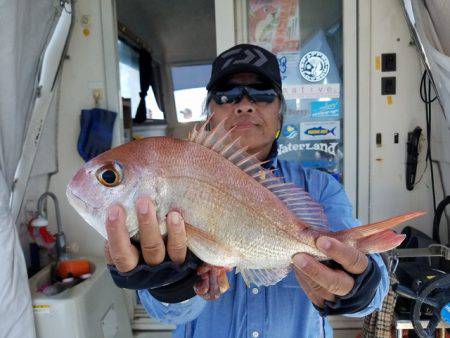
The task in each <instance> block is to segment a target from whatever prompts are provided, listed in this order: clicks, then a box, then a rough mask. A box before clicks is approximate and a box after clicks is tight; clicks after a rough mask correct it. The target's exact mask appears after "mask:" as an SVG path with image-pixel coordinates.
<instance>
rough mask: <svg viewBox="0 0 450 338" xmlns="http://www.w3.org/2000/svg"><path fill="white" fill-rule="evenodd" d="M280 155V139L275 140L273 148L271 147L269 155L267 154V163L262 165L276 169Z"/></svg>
mask: <svg viewBox="0 0 450 338" xmlns="http://www.w3.org/2000/svg"><path fill="white" fill-rule="evenodd" d="M277 155H278V140H275V141H274V142H273V144H272V148H270V152H269V156H267V159H266V161H268V162H266V163H264V164H263V165H262V167H263V168H265V169H276V168H277V167H278V161H277Z"/></svg>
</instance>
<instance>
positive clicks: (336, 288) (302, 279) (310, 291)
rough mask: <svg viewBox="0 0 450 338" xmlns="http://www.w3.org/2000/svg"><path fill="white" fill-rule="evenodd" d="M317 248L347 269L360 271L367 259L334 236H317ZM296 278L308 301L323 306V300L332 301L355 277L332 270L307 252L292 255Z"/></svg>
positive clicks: (349, 289) (346, 292)
mask: <svg viewBox="0 0 450 338" xmlns="http://www.w3.org/2000/svg"><path fill="white" fill-rule="evenodd" d="M316 246H317V248H318V249H319V250H320V251H322V252H323V253H324V254H326V255H327V256H328V257H330V258H331V259H333V260H334V261H336V262H337V263H339V264H341V265H342V267H343V268H344V269H345V270H346V271H347V272H349V273H352V274H356V275H358V274H361V273H363V272H364V270H365V269H366V268H367V265H368V263H369V261H368V258H367V256H366V255H365V254H364V253H362V252H361V251H359V250H357V249H355V248H353V247H350V246H348V245H346V244H344V243H342V242H340V241H338V240H336V239H334V238H330V237H324V236H323V237H319V238H318V239H317V241H316ZM293 263H294V269H295V274H296V277H297V280H298V281H299V283H300V285H301V286H302V288H303V290H304V291H305V293H306V295H307V296H308V297H309V299H310V300H311V302H313V303H314V304H315V305H317V306H319V307H323V304H324V301H325V300H328V301H334V300H335V296H345V295H347V294H348V293H349V292H350V291H351V290H352V288H353V285H354V284H355V280H354V279H353V278H352V277H351V276H350V275H349V274H348V273H346V272H345V271H342V270H333V269H331V268H329V267H328V266H326V265H324V264H322V263H320V262H319V261H317V260H316V259H315V258H313V257H311V256H310V255H308V254H304V253H299V254H297V255H295V256H294V257H293Z"/></svg>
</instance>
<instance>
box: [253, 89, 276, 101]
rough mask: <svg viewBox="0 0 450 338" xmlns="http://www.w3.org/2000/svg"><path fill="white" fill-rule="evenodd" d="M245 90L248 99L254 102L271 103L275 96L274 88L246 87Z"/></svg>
mask: <svg viewBox="0 0 450 338" xmlns="http://www.w3.org/2000/svg"><path fill="white" fill-rule="evenodd" d="M247 92H248V96H249V97H250V99H252V100H253V101H255V102H264V103H272V102H273V101H274V100H275V99H276V97H277V93H276V91H275V90H274V89H267V90H259V89H254V88H248V89H247Z"/></svg>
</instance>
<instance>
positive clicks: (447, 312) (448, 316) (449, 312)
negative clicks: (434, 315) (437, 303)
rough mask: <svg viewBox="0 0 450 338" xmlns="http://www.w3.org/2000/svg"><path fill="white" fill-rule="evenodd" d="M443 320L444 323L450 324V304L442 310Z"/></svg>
mask: <svg viewBox="0 0 450 338" xmlns="http://www.w3.org/2000/svg"><path fill="white" fill-rule="evenodd" d="M441 318H442V320H443V321H444V322H446V323H447V324H450V303H447V304H446V305H445V306H444V307H443V308H442V309H441Z"/></svg>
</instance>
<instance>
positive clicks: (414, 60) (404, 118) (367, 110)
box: [359, 0, 442, 235]
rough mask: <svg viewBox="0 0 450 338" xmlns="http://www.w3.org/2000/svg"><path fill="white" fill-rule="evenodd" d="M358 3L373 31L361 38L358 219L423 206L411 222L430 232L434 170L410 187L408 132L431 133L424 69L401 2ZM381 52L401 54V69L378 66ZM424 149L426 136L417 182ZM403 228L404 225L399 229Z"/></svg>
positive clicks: (363, 27)
mask: <svg viewBox="0 0 450 338" xmlns="http://www.w3.org/2000/svg"><path fill="white" fill-rule="evenodd" d="M359 7H360V8H359V12H360V34H365V33H367V34H368V35H362V36H361V37H360V40H359V41H360V50H359V55H360V63H359V66H360V69H359V81H360V84H359V88H360V95H359V99H360V102H359V120H360V121H359V145H360V147H359V156H360V161H359V165H360V168H359V173H360V176H359V185H360V187H359V192H360V194H359V214H360V215H359V217H360V218H361V219H362V220H367V218H368V219H369V220H370V221H377V220H380V219H384V218H388V217H392V216H394V215H397V214H400V213H404V212H408V211H415V210H424V211H427V212H428V214H427V215H426V216H424V217H421V218H420V219H417V220H414V221H411V222H409V223H407V225H412V226H414V227H416V228H417V229H419V230H421V231H423V232H425V233H426V234H428V235H431V232H432V219H433V211H432V210H433V204H432V193H431V179H430V172H429V168H428V169H427V171H426V173H425V174H424V176H423V178H422V180H421V182H420V183H419V184H417V186H416V187H415V188H414V190H412V191H408V190H407V189H406V185H405V171H406V142H407V136H408V132H409V131H412V130H413V129H414V128H415V127H416V126H420V127H421V128H422V130H423V136H424V137H425V135H426V134H425V133H426V124H425V108H424V104H423V102H422V101H421V99H420V94H419V87H420V79H421V76H422V72H423V67H422V65H421V62H420V59H419V57H418V54H417V50H416V47H415V46H414V45H413V44H411V43H410V41H411V38H410V34H409V30H408V27H407V24H406V21H405V19H404V17H403V11H402V8H401V6H400V1H391V0H376V1H375V0H372V1H366V0H361V1H359ZM368 15H369V17H368ZM366 39H369V42H368V41H367V40H366ZM382 53H396V54H397V71H396V72H381V70H376V68H375V67H376V61H375V60H376V57H377V56H381V54H382ZM367 57H370V60H368V59H367ZM369 67H370V68H369ZM383 76H396V78H397V93H396V95H393V96H392V103H391V104H389V103H388V100H387V96H383V95H381V78H382V77H383ZM368 131H370V132H369V133H368ZM396 132H397V133H399V143H398V144H394V133H396ZM376 133H382V146H381V147H378V146H377V145H376V141H375V138H376ZM425 152H426V140H425V138H424V139H423V140H422V141H421V149H420V155H419V165H418V168H417V176H416V182H417V180H418V179H419V177H420V175H421V174H422V172H423V169H424V167H425V160H424V159H425ZM367 153H368V154H369V155H368V156H367ZM361 159H367V160H368V161H367V160H366V161H365V160H361ZM367 174H368V175H367ZM435 177H436V178H437V179H436V191H437V201H440V200H441V199H442V192H441V188H440V180H439V176H438V172H437V170H435ZM404 226H405V225H400V226H399V227H398V228H397V230H401V229H402V228H403V227H404Z"/></svg>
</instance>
